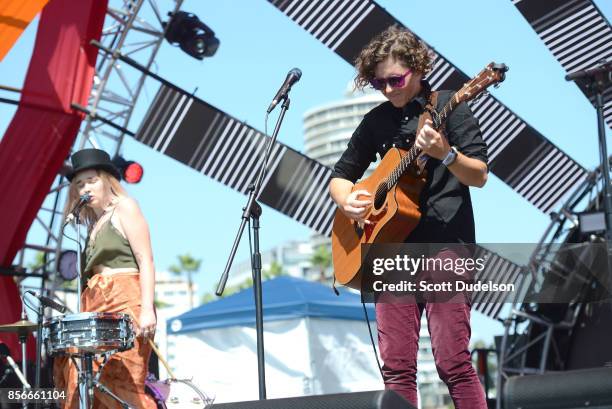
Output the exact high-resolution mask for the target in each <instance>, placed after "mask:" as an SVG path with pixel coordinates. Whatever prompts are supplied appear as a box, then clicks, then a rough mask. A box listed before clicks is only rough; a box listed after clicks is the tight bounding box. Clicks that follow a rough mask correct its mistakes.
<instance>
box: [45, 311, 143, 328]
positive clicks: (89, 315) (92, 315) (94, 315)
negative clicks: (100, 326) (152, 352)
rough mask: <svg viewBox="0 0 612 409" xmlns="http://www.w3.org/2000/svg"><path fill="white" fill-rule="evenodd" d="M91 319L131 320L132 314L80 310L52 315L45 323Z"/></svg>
mask: <svg viewBox="0 0 612 409" xmlns="http://www.w3.org/2000/svg"><path fill="white" fill-rule="evenodd" d="M91 319H111V320H131V319H132V318H131V317H130V314H126V313H124V312H95V311H87V312H78V313H76V314H65V315H58V316H56V317H51V318H50V319H48V320H46V321H45V323H44V325H51V324H55V323H57V322H60V321H86V320H91Z"/></svg>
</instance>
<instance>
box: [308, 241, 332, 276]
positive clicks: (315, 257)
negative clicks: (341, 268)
mask: <svg viewBox="0 0 612 409" xmlns="http://www.w3.org/2000/svg"><path fill="white" fill-rule="evenodd" d="M310 263H311V264H312V266H313V267H316V268H318V270H319V281H321V282H325V281H326V280H327V277H326V274H325V273H326V272H327V270H328V269H329V268H330V267H331V265H332V255H331V252H330V251H329V248H328V247H327V246H325V245H323V244H322V245H320V246H319V247H317V249H316V250H315V252H314V253H313V254H312V257H310Z"/></svg>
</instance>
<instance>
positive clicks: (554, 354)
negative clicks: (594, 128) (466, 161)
mask: <svg viewBox="0 0 612 409" xmlns="http://www.w3.org/2000/svg"><path fill="white" fill-rule="evenodd" d="M609 160H610V158H609ZM603 176H604V175H603V173H602V171H601V167H599V168H597V169H595V170H594V171H592V172H590V173H589V175H588V177H587V178H586V179H585V180H584V181H583V182H582V183H581V184H580V186H578V188H577V189H576V190H574V191H573V192H572V193H571V194H570V195H569V197H568V198H567V200H565V203H564V204H563V205H562V206H561V208H560V209H559V211H557V212H553V213H552V214H551V222H550V224H549V225H548V227H547V228H546V230H545V232H544V234H543V235H542V238H541V239H540V241H539V243H538V245H537V246H536V248H535V250H534V251H533V253H532V254H531V257H530V261H529V266H528V267H529V274H530V276H531V277H530V278H531V281H530V284H529V285H530V288H529V291H530V292H531V294H537V293H538V292H539V291H540V290H542V288H543V287H544V285H545V284H547V283H551V282H555V283H563V284H564V285H565V288H569V289H570V291H573V292H571V293H568V294H572V295H568V296H566V297H565V300H564V302H563V303H561V302H559V303H556V304H553V303H549V304H536V303H524V302H523V303H518V302H517V303H515V304H514V305H513V306H512V307H513V308H512V309H511V311H510V313H509V314H508V316H507V317H506V319H504V320H503V324H504V329H505V330H504V334H503V337H501V343H500V344H501V345H499V346H498V348H499V351H498V362H499V363H498V374H497V385H496V389H497V406H496V407H497V408H498V409H500V408H502V407H503V404H502V391H503V385H504V383H505V381H506V380H507V379H508V378H509V377H511V376H516V375H520V376H522V375H538V374H543V373H545V372H547V371H562V370H564V369H565V365H566V362H565V357H566V352H567V348H568V345H567V342H566V341H567V339H568V337H569V336H570V335H571V332H572V330H573V329H574V327H575V325H576V322H577V320H578V317H579V316H580V314H581V312H582V310H583V308H584V306H585V302H586V298H587V297H588V295H589V293H590V292H591V291H593V283H594V280H593V277H592V276H591V275H590V274H588V273H586V274H585V271H584V269H581V268H578V267H577V266H576V265H573V263H571V262H568V258H567V257H566V255H567V253H568V252H571V253H572V256H574V257H575V256H576V255H578V257H584V258H587V257H591V256H592V254H590V252H592V247H593V246H592V245H593V244H594V243H602V245H603V244H605V236H604V235H603V232H602V233H599V234H584V233H581V232H580V225H579V221H578V216H577V215H578V214H579V213H581V212H595V211H603V202H602V197H603V193H602V192H603V184H604V177H603ZM606 274H609V273H608V272H603V275H604V276H605V275H606ZM576 289H580V290H579V291H576Z"/></svg>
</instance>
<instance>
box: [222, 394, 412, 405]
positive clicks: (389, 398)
mask: <svg viewBox="0 0 612 409" xmlns="http://www.w3.org/2000/svg"><path fill="white" fill-rule="evenodd" d="M211 408H212V409H415V407H414V406H412V405H411V404H410V403H408V402H407V401H406V400H405V399H404V398H402V397H401V396H400V395H398V394H397V393H395V392H393V391H372V392H355V393H336V394H333V395H314V396H302V397H299V398H283V399H268V400H255V401H248V402H234V403H220V404H215V405H212V406H211Z"/></svg>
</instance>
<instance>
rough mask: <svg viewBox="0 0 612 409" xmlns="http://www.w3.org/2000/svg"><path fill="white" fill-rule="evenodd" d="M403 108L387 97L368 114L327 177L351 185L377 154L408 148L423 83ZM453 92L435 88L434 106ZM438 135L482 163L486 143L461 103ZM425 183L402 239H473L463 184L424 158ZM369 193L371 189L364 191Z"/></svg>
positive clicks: (422, 101) (422, 103)
mask: <svg viewBox="0 0 612 409" xmlns="http://www.w3.org/2000/svg"><path fill="white" fill-rule="evenodd" d="M422 85H423V91H422V92H421V94H420V95H419V96H417V97H416V98H414V99H413V100H412V101H410V102H409V103H408V104H406V106H405V107H404V108H395V107H394V106H393V105H392V104H391V103H390V102H389V101H387V102H384V103H382V104H380V105H379V106H377V107H376V108H373V109H372V110H371V111H370V112H368V113H367V114H366V115H365V116H364V118H363V120H362V121H361V123H360V124H359V126H358V127H357V129H356V130H355V132H354V133H353V135H352V137H351V139H350V140H349V143H348V146H347V149H346V150H345V151H344V153H343V154H342V156H341V157H340V160H339V161H338V162H337V163H336V165H335V166H334V170H333V172H332V176H331V177H332V178H342V179H347V180H350V181H351V182H353V183H355V182H356V181H357V180H358V179H359V178H361V177H362V176H363V173H364V172H365V171H366V169H367V168H368V166H369V165H370V163H372V162H374V161H375V160H376V154H378V155H379V156H380V157H381V158H382V157H383V156H384V155H385V154H386V153H387V151H388V150H389V149H390V148H392V147H393V146H394V145H395V146H397V147H399V148H403V149H408V148H409V147H410V146H411V145H412V144H413V143H414V139H415V136H416V135H415V133H416V128H417V126H418V121H419V115H420V114H421V113H422V112H423V108H424V106H425V103H426V98H427V97H428V95H429V89H430V88H429V84H427V83H426V82H425V81H423V82H422ZM453 94H454V92H453V91H440V92H439V93H438V101H437V104H436V110H438V111H440V110H441V109H442V108H443V107H444V105H445V104H446V102H448V100H449V99H450V98H451V96H452V95H453ZM444 134H445V135H446V137H447V138H448V142H449V144H450V145H451V146H456V147H457V149H458V150H459V152H461V153H462V154H464V155H465V156H468V157H470V158H476V159H478V160H481V161H483V162H484V163H487V145H486V144H485V142H484V141H483V139H482V135H481V133H480V128H479V127H478V122H477V120H476V118H474V115H473V114H472V112H471V111H470V108H469V107H468V106H467V104H466V103H465V102H463V103H461V104H459V105H458V106H457V108H456V109H455V110H454V111H453V112H452V113H451V114H450V115H449V116H448V119H447V121H446V127H445V132H444ZM425 167H426V169H427V181H426V184H425V186H424V188H423V190H422V192H421V195H420V203H419V204H420V209H421V214H422V216H421V221H420V223H419V224H418V226H417V227H416V229H415V230H414V231H413V232H412V233H411V234H410V235H409V236H408V237H407V238H406V241H407V242H414V243H416V242H421V243H457V242H459V243H461V242H463V243H474V242H475V232H474V214H473V211H472V201H471V199H470V190H469V187H468V186H466V185H464V184H462V183H461V182H459V180H458V179H457V178H456V177H455V176H454V175H453V174H452V173H451V172H450V171H449V170H448V169H447V168H446V166H444V165H443V164H442V161H440V160H438V159H435V158H429V160H428V161H427V164H426V165H425ZM370 193H372V192H370Z"/></svg>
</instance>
